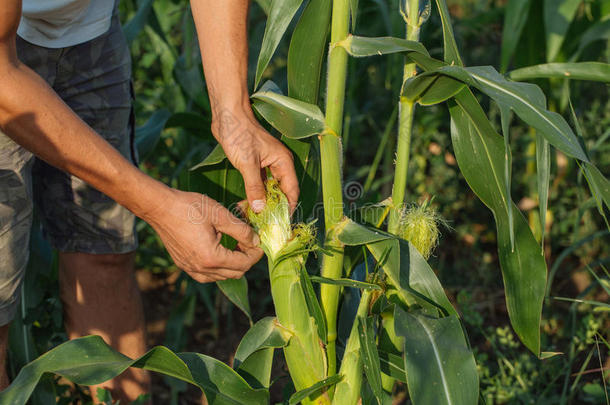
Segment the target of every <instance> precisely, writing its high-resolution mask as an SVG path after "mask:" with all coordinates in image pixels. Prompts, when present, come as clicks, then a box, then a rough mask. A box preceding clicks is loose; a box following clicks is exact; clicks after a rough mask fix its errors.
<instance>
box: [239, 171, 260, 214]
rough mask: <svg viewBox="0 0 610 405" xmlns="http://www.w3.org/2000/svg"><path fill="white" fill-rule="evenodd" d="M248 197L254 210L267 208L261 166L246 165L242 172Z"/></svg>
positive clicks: (257, 211)
mask: <svg viewBox="0 0 610 405" xmlns="http://www.w3.org/2000/svg"><path fill="white" fill-rule="evenodd" d="M242 176H243V178H244V185H245V188H246V197H247V198H248V204H249V205H250V208H252V211H254V212H256V213H259V212H261V211H262V210H263V208H265V185H264V184H263V179H262V178H261V172H260V168H259V167H257V166H249V167H246V168H245V170H244V171H243V172H242Z"/></svg>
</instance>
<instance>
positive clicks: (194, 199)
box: [146, 189, 263, 283]
mask: <svg viewBox="0 0 610 405" xmlns="http://www.w3.org/2000/svg"><path fill="white" fill-rule="evenodd" d="M165 202H166V204H163V205H161V206H159V208H158V209H156V210H154V211H153V212H151V213H150V214H149V215H147V218H146V220H147V221H148V222H149V223H150V224H151V225H152V226H153V228H154V229H155V231H157V233H158V234H159V236H160V237H161V240H162V241H163V244H164V245H165V247H166V248H167V251H168V252H169V254H170V255H171V256H172V258H173V259H174V262H175V263H176V266H178V267H179V268H180V269H182V270H184V271H186V272H187V273H188V274H189V275H190V276H191V277H192V278H193V279H195V280H196V281H198V282H200V283H207V282H211V281H219V280H224V279H228V278H235V279H237V278H241V277H242V276H243V275H244V273H245V272H246V271H248V270H249V269H250V267H252V265H254V264H255V263H256V262H257V261H259V260H260V258H261V257H262V255H263V251H262V250H261V249H260V248H259V247H258V244H259V243H260V241H259V239H258V235H256V233H255V232H254V231H253V230H252V228H251V227H250V226H248V225H246V224H245V223H244V222H242V221H241V220H239V219H238V218H236V217H235V216H234V215H233V214H231V212H229V210H227V209H226V208H225V207H223V206H222V205H220V204H219V203H218V202H216V201H214V200H212V199H211V198H208V197H206V196H204V195H201V194H197V193H188V192H183V191H178V190H173V189H171V190H169V195H168V198H167V199H166V201H165ZM223 233H224V234H227V235H230V236H232V237H233V238H234V239H236V240H237V241H238V245H237V248H236V249H235V250H229V249H227V248H225V247H224V246H222V245H221V243H220V240H221V238H222V234H223Z"/></svg>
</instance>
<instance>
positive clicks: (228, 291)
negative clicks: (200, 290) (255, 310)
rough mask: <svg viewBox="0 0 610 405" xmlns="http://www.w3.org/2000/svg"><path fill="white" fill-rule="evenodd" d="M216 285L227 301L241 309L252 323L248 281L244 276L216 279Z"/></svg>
mask: <svg viewBox="0 0 610 405" xmlns="http://www.w3.org/2000/svg"><path fill="white" fill-rule="evenodd" d="M216 285H217V286H218V288H220V291H222V293H223V294H224V295H225V297H227V298H228V299H229V301H231V302H232V303H233V304H235V306H236V307H237V308H239V309H241V311H242V312H243V313H244V314H245V315H246V316H247V317H248V320H249V321H250V324H252V311H251V310H250V301H249V300H248V281H247V280H246V277H242V278H239V279H232V278H229V279H226V280H222V281H217V282H216Z"/></svg>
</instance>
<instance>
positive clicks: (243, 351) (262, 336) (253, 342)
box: [233, 316, 289, 369]
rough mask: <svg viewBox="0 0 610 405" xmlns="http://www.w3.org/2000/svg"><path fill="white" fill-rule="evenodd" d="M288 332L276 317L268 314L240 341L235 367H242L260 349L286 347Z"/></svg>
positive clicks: (234, 362) (234, 361)
mask: <svg viewBox="0 0 610 405" xmlns="http://www.w3.org/2000/svg"><path fill="white" fill-rule="evenodd" d="M287 333H288V334H289V332H287V331H285V330H283V329H282V327H281V326H280V324H279V323H278V321H277V319H275V318H274V317H270V316H268V317H265V318H263V319H261V320H260V321H258V322H256V323H255V324H254V325H253V326H252V327H251V328H250V329H249V330H248V332H246V334H245V335H244V337H243V338H242V340H241V342H239V346H237V351H236V352H235V358H234V360H233V368H235V369H238V368H240V366H241V364H242V363H243V362H245V361H246V360H247V359H248V357H250V356H251V355H252V354H253V353H255V352H257V351H258V350H261V349H265V348H278V347H284V346H285V345H286V343H287V342H288V337H287Z"/></svg>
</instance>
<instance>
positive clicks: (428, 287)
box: [337, 219, 456, 314]
mask: <svg viewBox="0 0 610 405" xmlns="http://www.w3.org/2000/svg"><path fill="white" fill-rule="evenodd" d="M338 229H339V231H338V232H337V238H338V239H339V241H341V243H344V244H346V245H362V244H366V245H367V247H368V249H369V250H370V251H371V253H372V254H373V256H374V257H375V260H377V262H378V263H379V264H380V266H382V267H383V269H384V271H385V274H386V275H387V276H388V278H389V279H390V281H391V282H392V284H393V285H394V286H395V287H396V288H397V289H398V293H399V295H400V296H401V298H402V299H403V300H404V301H405V302H409V300H412V299H411V298H410V296H411V295H415V296H417V297H419V298H420V299H423V300H424V303H428V304H429V305H430V304H432V305H434V306H436V307H439V308H441V309H442V310H443V311H444V312H446V313H447V314H456V311H455V309H454V308H453V306H452V305H451V303H450V302H449V300H448V299H447V296H446V295H445V292H444V290H443V287H442V286H441V283H440V282H439V281H438V278H437V277H436V275H435V274H434V271H432V269H431V268H430V266H429V265H428V263H427V262H426V260H425V259H424V258H423V257H422V256H421V254H419V252H418V251H417V249H416V248H415V247H413V246H411V245H410V244H409V243H408V242H407V241H404V240H400V239H397V238H396V237H395V236H393V235H390V234H386V233H385V232H382V231H379V230H377V229H371V228H368V227H366V226H364V225H360V224H357V223H356V222H353V221H352V220H350V219H345V220H344V221H343V222H342V223H341V224H339V226H338Z"/></svg>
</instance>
